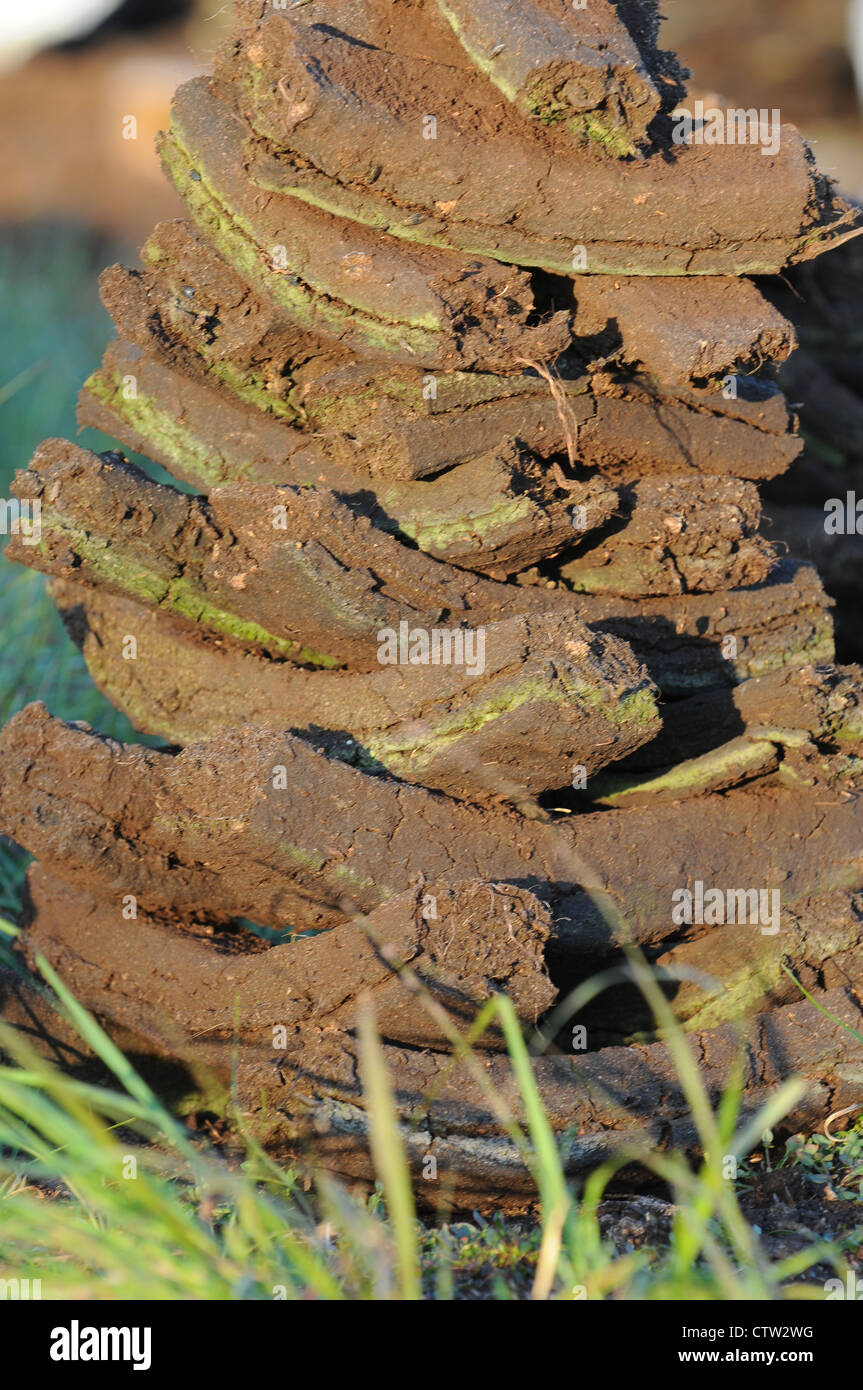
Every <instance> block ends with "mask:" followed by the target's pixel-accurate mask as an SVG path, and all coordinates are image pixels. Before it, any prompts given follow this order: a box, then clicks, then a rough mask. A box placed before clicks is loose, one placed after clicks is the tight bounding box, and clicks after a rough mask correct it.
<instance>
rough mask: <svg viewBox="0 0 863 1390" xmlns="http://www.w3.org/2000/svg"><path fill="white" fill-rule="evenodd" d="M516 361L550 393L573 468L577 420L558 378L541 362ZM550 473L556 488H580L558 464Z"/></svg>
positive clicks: (576, 448) (525, 359)
mask: <svg viewBox="0 0 863 1390" xmlns="http://www.w3.org/2000/svg"><path fill="white" fill-rule="evenodd" d="M516 361H518V362H521V363H522V365H523V366H525V367H531V368H532V369H533V371H535V372H536V373H537V375H538V376H541V377H542V379H543V381H544V382H545V383H546V384H547V386H548V389H549V391H550V392H551V397H552V400H553V401H554V404H555V406H556V408H557V417H558V419H559V420H560V423H561V425H562V426H563V437H564V439H565V441H566V454H567V458H568V459H569V466H570V468H571V469H574V468H575V465H576V461H577V458H578V420H577V419H576V418H575V411H574V410H573V408H572V406H571V405H570V403H569V401H568V400H567V396H566V392H565V391H564V389H563V386H562V384H561V381H560V378H559V377H556V376H555V375H554V373H553V372H552V371H551V368H550V367H546V366H545V365H544V364H543V363H542V362H534V361H532V360H531V359H530V358H529V357H518V358H516ZM551 469H552V473H553V474H554V479H555V482H556V483H557V485H558V487H561V488H563V489H564V490H565V491H566V492H573V491H575V490H576V489H577V488H579V487H580V486H581V484H580V483H577V482H574V481H573V480H572V479H571V478H567V477H566V475H565V474H564V472H563V469H562V468H561V467H560V464H558V463H552V465H551Z"/></svg>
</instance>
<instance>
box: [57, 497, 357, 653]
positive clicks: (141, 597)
mask: <svg viewBox="0 0 863 1390" xmlns="http://www.w3.org/2000/svg"><path fill="white" fill-rule="evenodd" d="M48 537H51V538H52V539H53V540H55V541H56V539H57V538H58V537H59V538H62V539H63V540H66V541H68V542H69V545H70V547H71V549H72V550H73V551H74V553H75V554H76V555H78V556H80V557H81V559H82V560H83V561H84V563H85V565H86V566H87V569H88V570H89V572H90V573H91V574H92V575H93V576H94V577H95V578H96V579H97V580H99V581H100V582H101V583H103V584H105V585H106V586H107V587H108V588H109V589H111V590H112V591H113V592H115V593H121V594H124V595H125V596H126V597H128V598H132V599H135V600H136V601H137V602H138V603H142V604H144V605H145V606H147V607H155V608H161V609H164V610H166V611H167V612H169V613H173V614H175V615H176V616H177V617H179V618H185V619H186V620H188V621H190V622H193V623H195V624H196V625H198V626H200V627H202V628H204V629H206V630H209V631H211V632H218V633H219V634H221V635H222V636H224V637H229V638H231V639H232V640H234V641H235V642H242V643H247V644H250V645H253V646H260V647H264V648H266V649H267V650H268V651H270V652H272V653H273V654H275V655H278V656H281V657H285V658H287V659H289V660H291V661H295V662H302V663H304V664H307V665H312V666H321V667H325V668H332V667H337V666H339V665H341V664H342V663H341V662H339V661H338V660H337V659H336V658H334V657H330V656H326V655H324V654H322V653H320V652H315V651H312V650H310V649H309V648H308V647H304V646H303V645H302V643H299V642H294V641H291V640H289V639H287V638H284V637H277V636H275V635H274V634H273V633H271V632H268V631H267V630H266V628H263V627H261V626H260V625H259V624H257V623H253V622H250V621H248V620H247V619H245V618H241V617H239V616H238V615H237V614H236V613H231V612H230V611H228V610H227V609H224V608H219V607H218V606H217V605H215V604H213V603H210V601H209V600H208V599H207V598H206V597H205V596H204V595H203V594H202V593H201V591H200V590H199V589H198V587H197V585H196V584H195V583H194V581H193V580H189V579H187V578H186V577H185V576H183V575H179V576H177V577H175V578H172V579H166V578H165V577H164V576H163V575H160V574H157V573H156V572H155V571H154V570H153V569H150V568H148V566H147V565H146V564H145V563H144V562H143V561H142V560H141V559H140V558H138V557H136V556H135V555H134V554H133V553H132V552H131V551H130V550H129V548H128V547H123V546H114V545H112V543H111V541H110V540H107V539H105V538H104V537H102V536H95V535H91V534H90V533H89V532H88V531H86V530H85V529H84V528H83V527H81V526H79V525H77V524H76V523H75V522H73V521H70V519H69V518H68V517H65V516H62V515H60V514H59V513H57V512H54V511H52V510H51V509H50V508H49V509H47V510H46V511H45V512H43V516H42V539H41V540H40V542H39V544H38V546H37V550H38V552H39V553H40V554H41V555H43V556H45V557H47V556H48V555H49V546H48Z"/></svg>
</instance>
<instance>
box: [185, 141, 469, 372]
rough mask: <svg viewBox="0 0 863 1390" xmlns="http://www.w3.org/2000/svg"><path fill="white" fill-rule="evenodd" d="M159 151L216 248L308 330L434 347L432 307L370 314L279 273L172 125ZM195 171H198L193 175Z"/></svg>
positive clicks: (422, 352) (386, 347)
mask: <svg viewBox="0 0 863 1390" xmlns="http://www.w3.org/2000/svg"><path fill="white" fill-rule="evenodd" d="M161 153H162V159H163V161H164V164H165V168H166V170H167V172H168V176H169V177H170V179H171V181H172V183H173V184H174V186H175V188H176V189H177V192H178V193H179V195H180V197H181V198H182V199H183V201H184V203H185V204H186V206H187V208H188V209H189V212H190V214H191V216H192V218H193V219H194V221H195V222H196V223H197V225H198V226H199V227H200V228H201V229H202V231H203V232H204V233H205V235H206V236H207V237H208V238H209V240H210V241H211V242H212V244H213V246H214V247H215V249H216V250H217V251H218V252H219V253H220V254H221V255H222V256H223V257H224V259H225V260H227V261H228V263H229V264H230V265H232V266H234V268H235V269H236V270H238V271H239V273H240V274H241V275H244V276H245V277H246V278H247V279H248V280H249V281H250V282H251V283H252V284H254V285H257V286H259V287H260V288H261V289H262V290H263V291H264V292H265V293H266V294H267V296H268V297H270V298H271V299H273V300H274V301H275V303H277V304H278V305H279V306H280V307H281V308H283V309H285V311H286V312H287V313H288V314H290V316H291V318H292V319H294V320H295V321H297V322H299V323H301V324H302V325H303V326H304V327H306V328H308V329H309V330H310V331H315V330H316V329H319V328H320V327H321V326H322V325H324V326H326V329H327V330H328V331H329V332H330V333H332V334H333V336H334V337H342V336H344V334H345V333H346V332H349V331H353V332H355V333H360V334H362V336H363V338H364V339H365V341H366V343H367V345H368V348H369V350H371V351H380V352H384V353H388V352H394V351H398V352H403V351H404V350H405V348H407V349H408V351H410V352H412V353H415V354H416V355H417V356H418V357H423V356H427V355H429V354H430V353H431V354H434V353H435V352H436V351H437V350H438V348H439V346H440V342H441V330H442V327H443V325H442V324H441V323H440V322H438V321H437V320H436V319H435V317H434V316H433V315H432V314H430V313H423V314H418V315H417V317H416V318H413V319H407V320H405V321H404V322H403V323H392V322H387V321H386V320H384V319H379V318H375V317H373V316H372V315H371V314H370V313H369V312H368V311H367V310H363V309H360V308H357V307H355V306H351V305H349V304H347V303H345V302H344V301H342V300H340V299H337V298H335V297H334V296H332V295H329V294H323V293H321V292H320V291H317V290H315V289H314V288H313V287H312V286H311V285H309V284H307V283H306V282H305V281H303V280H302V279H301V278H300V276H299V274H298V273H289V272H285V273H284V274H280V273H277V272H275V271H273V270H272V269H270V268H269V261H270V256H268V253H267V251H266V250H265V248H264V247H262V246H261V245H260V243H259V242H258V240H257V236H256V232H255V229H254V228H253V227H252V226H251V224H250V223H249V222H248V220H247V219H245V218H244V217H243V216H242V215H241V214H240V213H238V212H236V211H234V210H233V209H231V208H228V207H227V206H226V205H225V204H224V203H223V202H222V200H221V197H220V194H219V192H218V190H217V189H216V188H215V187H214V186H213V185H212V183H211V182H210V181H209V180H208V179H207V178H206V176H205V175H204V174H203V173H202V172H201V171H200V169H197V168H196V162H195V159H194V156H193V155H192V154H191V153H190V152H189V151H188V150H187V149H186V148H185V146H184V145H183V143H182V140H181V138H180V136H179V135H178V132H177V131H176V129H174V128H172V129H171V131H170V133H169V134H168V135H167V136H166V137H165V139H164V140H163V142H162V148H161ZM193 172H195V173H197V174H198V175H199V177H198V178H197V179H193V178H192V177H191V174H192V173H193ZM280 191H288V190H280Z"/></svg>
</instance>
